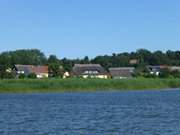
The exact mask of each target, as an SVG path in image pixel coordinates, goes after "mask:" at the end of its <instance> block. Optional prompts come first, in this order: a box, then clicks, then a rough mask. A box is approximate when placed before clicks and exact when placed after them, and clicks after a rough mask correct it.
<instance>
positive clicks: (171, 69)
mask: <svg viewBox="0 0 180 135" xmlns="http://www.w3.org/2000/svg"><path fill="white" fill-rule="evenodd" d="M168 68H169V70H170V71H179V72H180V67H179V66H169V67H168Z"/></svg>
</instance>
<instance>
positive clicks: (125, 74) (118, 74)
mask: <svg viewBox="0 0 180 135" xmlns="http://www.w3.org/2000/svg"><path fill="white" fill-rule="evenodd" d="M134 70H135V68H134V67H114V68H109V72H110V75H111V77H112V78H113V79H125V78H132V74H133V73H134Z"/></svg>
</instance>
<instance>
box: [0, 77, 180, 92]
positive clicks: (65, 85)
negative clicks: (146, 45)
mask: <svg viewBox="0 0 180 135" xmlns="http://www.w3.org/2000/svg"><path fill="white" fill-rule="evenodd" d="M178 87H180V79H142V78H137V79H107V80H105V79H78V78H75V79H40V80H38V79H19V80H8V79H6V80H0V92H6V93H7V92H11V93H17V92H21V93H22V92H23V93H25V92H30V93H32V92H41V93H42V92H78V91H81V92H89V91H101V90H102V91H108V90H109V91H110V90H117V91H120V90H145V89H148V90H149V89H164V88H178Z"/></svg>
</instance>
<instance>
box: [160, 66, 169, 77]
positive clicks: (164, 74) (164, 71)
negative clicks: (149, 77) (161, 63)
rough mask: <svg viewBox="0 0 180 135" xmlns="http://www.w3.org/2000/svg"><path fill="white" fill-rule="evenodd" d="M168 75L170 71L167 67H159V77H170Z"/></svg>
mask: <svg viewBox="0 0 180 135" xmlns="http://www.w3.org/2000/svg"><path fill="white" fill-rule="evenodd" d="M170 75H171V72H170V71H169V69H166V68H165V69H161V70H160V74H159V77H160V78H168V77H170Z"/></svg>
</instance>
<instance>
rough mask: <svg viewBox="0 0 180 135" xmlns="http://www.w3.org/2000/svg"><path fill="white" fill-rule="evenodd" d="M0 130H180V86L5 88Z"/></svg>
mask: <svg viewBox="0 0 180 135" xmlns="http://www.w3.org/2000/svg"><path fill="white" fill-rule="evenodd" d="M0 135H180V90H168V91H134V92H133V91H129V92H106V93H74V94H70V93H64V94H1V95H0Z"/></svg>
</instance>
